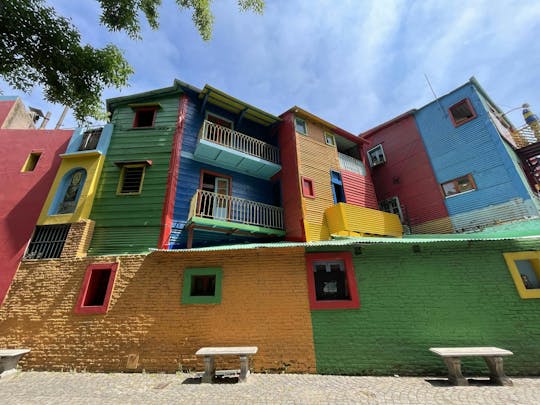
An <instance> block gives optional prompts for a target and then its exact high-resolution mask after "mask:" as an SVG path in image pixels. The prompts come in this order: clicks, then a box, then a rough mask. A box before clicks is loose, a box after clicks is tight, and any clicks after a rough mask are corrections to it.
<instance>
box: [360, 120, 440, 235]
mask: <svg viewBox="0 0 540 405" xmlns="http://www.w3.org/2000/svg"><path fill="white" fill-rule="evenodd" d="M362 136H364V137H365V138H366V139H368V140H369V141H370V142H371V144H370V147H374V146H376V145H378V144H382V146H383V149H384V153H385V155H386V163H384V164H382V165H378V166H375V167H373V168H371V178H372V180H373V184H374V186H375V191H376V194H377V199H378V200H379V201H381V200H384V199H387V198H390V197H394V196H397V197H398V198H399V201H400V204H401V206H402V207H403V208H404V209H405V212H404V213H403V214H404V215H406V216H407V217H408V220H409V222H410V224H411V225H413V226H414V225H418V224H422V223H424V222H427V221H431V220H435V219H439V218H444V217H448V211H447V209H446V206H445V205H444V199H443V196H442V194H441V191H440V186H439V184H438V183H437V180H436V179H435V174H434V173H433V169H432V167H431V163H430V161H429V158H428V155H427V153H426V150H425V147H424V143H423V142H422V139H421V137H420V134H419V132H418V128H417V127H416V122H415V120H414V116H413V115H412V114H409V115H407V116H405V117H402V118H400V119H398V120H396V121H394V122H391V123H388V124H387V125H384V126H381V127H380V129H376V130H374V131H373V132H369V133H367V134H364V135H362ZM370 147H368V148H366V150H367V149H369V148H370Z"/></svg>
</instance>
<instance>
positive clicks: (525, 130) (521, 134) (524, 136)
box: [512, 125, 540, 148]
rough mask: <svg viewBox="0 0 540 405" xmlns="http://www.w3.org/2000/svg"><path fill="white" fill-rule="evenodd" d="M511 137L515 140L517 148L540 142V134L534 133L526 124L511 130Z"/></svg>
mask: <svg viewBox="0 0 540 405" xmlns="http://www.w3.org/2000/svg"><path fill="white" fill-rule="evenodd" d="M512 138H513V139H514V141H515V142H516V146H517V147H518V148H523V147H525V146H527V145H531V144H533V143H537V142H540V134H538V133H535V131H533V129H532V128H531V127H530V126H528V125H524V126H522V127H521V128H518V129H516V130H515V131H514V132H512Z"/></svg>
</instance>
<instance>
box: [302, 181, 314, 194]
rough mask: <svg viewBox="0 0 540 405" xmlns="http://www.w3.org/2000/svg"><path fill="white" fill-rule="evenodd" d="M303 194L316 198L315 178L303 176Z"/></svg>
mask: <svg viewBox="0 0 540 405" xmlns="http://www.w3.org/2000/svg"><path fill="white" fill-rule="evenodd" d="M302 194H303V195H304V197H310V198H315V189H314V187H313V180H311V179H308V178H307V177H303V176H302Z"/></svg>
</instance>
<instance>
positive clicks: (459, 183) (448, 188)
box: [441, 174, 476, 197]
mask: <svg viewBox="0 0 540 405" xmlns="http://www.w3.org/2000/svg"><path fill="white" fill-rule="evenodd" d="M441 187H442V190H443V193H444V196H445V197H452V196H453V195H456V194H461V193H466V192H468V191H474V190H476V184H475V182H474V179H473V177H472V175H471V174H467V175H466V176H463V177H458V178H457V179H453V180H450V181H447V182H446V183H442V184H441Z"/></svg>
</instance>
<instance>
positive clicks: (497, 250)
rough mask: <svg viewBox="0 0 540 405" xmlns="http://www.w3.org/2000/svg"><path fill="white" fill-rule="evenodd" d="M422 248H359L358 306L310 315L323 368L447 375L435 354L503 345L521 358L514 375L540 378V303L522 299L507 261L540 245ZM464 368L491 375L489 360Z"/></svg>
mask: <svg viewBox="0 0 540 405" xmlns="http://www.w3.org/2000/svg"><path fill="white" fill-rule="evenodd" d="M419 246H420V249H421V251H420V252H419V253H414V252H413V251H412V245H405V244H378V245H363V246H362V247H361V252H359V251H358V250H357V251H356V254H354V256H353V260H354V264H355V272H356V279H357V282H358V292H359V296H360V305H361V307H360V309H358V310H320V311H311V314H312V323H313V334H314V342H315V352H316V360H317V371H318V372H319V373H324V374H370V375H377V374H382V375H393V374H400V375H430V374H434V375H440V374H444V373H446V368H445V366H444V363H443V361H442V359H441V358H440V357H438V356H436V355H434V354H432V353H431V352H429V351H428V349H429V348H430V347H434V346H498V347H502V348H505V349H509V350H511V351H513V352H514V356H511V357H510V358H507V359H506V360H505V370H506V371H507V373H508V374H509V375H519V374H522V375H538V374H540V342H539V339H538V338H539V337H540V300H522V299H520V297H519V295H518V293H517V291H516V289H515V286H514V283H513V281H512V278H511V276H510V273H509V271H508V269H507V267H506V264H505V261H504V259H503V256H502V252H509V251H523V250H538V249H539V248H540V239H537V240H532V241H527V242H519V243H518V242H513V241H473V242H460V243H455V242H451V243H445V244H434V243H430V244H419ZM310 252H314V250H310ZM463 371H464V373H465V374H466V375H471V374H474V373H478V374H483V375H487V367H486V366H485V364H484V362H483V360H482V359H464V361H463Z"/></svg>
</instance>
